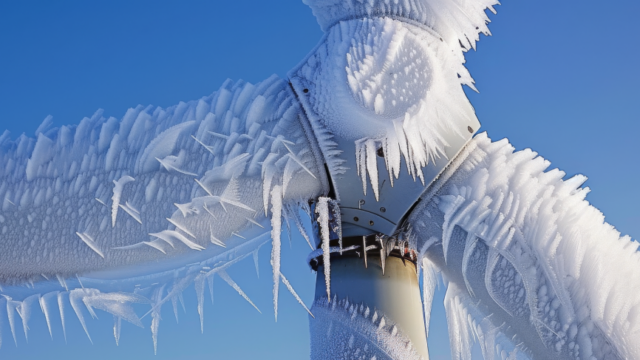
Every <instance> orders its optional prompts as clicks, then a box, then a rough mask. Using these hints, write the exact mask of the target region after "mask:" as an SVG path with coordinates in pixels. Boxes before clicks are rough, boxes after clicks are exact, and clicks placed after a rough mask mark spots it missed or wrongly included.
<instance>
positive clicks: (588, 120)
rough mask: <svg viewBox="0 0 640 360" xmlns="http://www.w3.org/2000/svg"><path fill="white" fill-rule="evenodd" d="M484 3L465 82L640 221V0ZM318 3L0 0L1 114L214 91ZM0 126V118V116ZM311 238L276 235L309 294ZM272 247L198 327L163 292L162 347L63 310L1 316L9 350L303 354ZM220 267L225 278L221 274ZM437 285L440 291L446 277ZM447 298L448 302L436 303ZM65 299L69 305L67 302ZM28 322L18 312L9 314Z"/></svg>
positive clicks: (26, 122) (73, 110)
mask: <svg viewBox="0 0 640 360" xmlns="http://www.w3.org/2000/svg"><path fill="white" fill-rule="evenodd" d="M503 3H504V4H503V5H501V6H498V7H497V10H498V15H495V16H494V15H491V18H492V19H493V23H492V24H491V25H490V29H491V31H492V32H493V34H494V36H493V37H490V38H486V37H483V38H482V40H481V41H480V43H479V44H478V51H477V52H472V53H469V54H468V55H467V60H468V67H469V69H470V70H471V74H472V76H473V77H474V78H475V80H476V84H477V87H478V89H479V90H480V93H479V94H475V93H473V92H470V91H469V92H468V94H470V98H471V101H472V103H473V105H474V106H475V108H476V111H477V113H478V117H479V118H480V121H481V123H482V125H483V126H482V129H483V130H486V131H488V132H489V136H490V137H492V138H493V139H496V140H497V139H500V138H503V137H508V138H509V139H510V140H511V142H512V143H513V144H514V145H515V146H516V148H518V149H522V148H527V147H530V148H532V149H534V150H535V151H537V152H539V153H540V154H541V155H543V156H544V157H546V158H547V159H549V160H550V161H551V162H552V166H553V167H558V168H560V169H562V170H564V171H566V172H567V174H569V175H573V174H576V173H582V174H585V175H587V176H588V177H589V181H588V182H587V186H589V187H591V189H592V192H591V194H589V196H588V197H587V199H588V200H589V201H590V202H591V203H592V204H594V205H595V206H596V207H598V208H599V209H601V210H602V211H603V212H604V214H605V215H606V217H607V219H608V221H609V222H610V223H612V224H613V225H615V226H616V227H617V228H618V229H619V230H620V231H621V232H622V233H624V234H629V235H631V236H632V237H634V238H639V237H640V206H638V204H640V189H639V187H638V182H639V181H638V179H639V178H640V161H639V160H638V157H639V156H640V146H639V144H640V142H639V141H638V137H639V136H640V116H639V115H638V112H637V107H638V104H639V103H640V96H639V95H640V90H638V87H637V86H638V85H637V84H639V83H640V70H639V68H638V66H637V62H638V61H637V59H638V58H640V50H639V48H640V47H638V40H637V35H636V34H637V25H636V24H637V19H636V17H637V14H638V13H640V3H638V2H637V1H636V0H620V1H617V2H615V3H610V4H604V3H602V2H601V1H598V2H596V1H593V0H586V1H578V0H566V1H560V2H559V1H551V0H543V1H530V0H529V1H527V0H505V1H504V2H503ZM320 37H321V32H320V30H319V27H318V26H317V24H316V22H315V19H314V18H313V16H312V14H311V11H310V10H309V9H308V8H307V7H306V6H305V5H303V4H302V3H301V2H300V1H299V0H290V1H289V0H287V1H284V0H282V1H257V0H234V1H224V2H223V1H181V2H179V3H178V2H175V3H172V2H168V1H136V2H133V1H108V2H107V1H92V2H81V1H65V2H51V1H19V2H18V1H3V2H0V109H1V112H0V128H6V129H9V130H10V131H11V133H12V136H13V137H14V138H15V137H17V136H19V135H20V134H21V133H23V132H24V133H26V134H27V135H33V133H34V131H35V129H36V128H37V127H38V125H39V124H40V123H41V121H42V120H43V119H44V117H45V116H47V115H48V114H51V115H53V116H54V124H55V126H60V125H65V124H75V123H78V122H79V121H80V120H81V119H82V118H83V117H84V116H90V115H92V114H93V112H94V111H95V110H96V109H98V108H103V109H105V110H106V111H105V113H106V115H108V116H115V117H121V116H122V115H123V114H124V112H125V111H126V109H127V108H129V107H134V106H136V105H137V104H154V105H160V106H170V105H173V104H176V103H177V102H178V101H188V100H192V99H197V98H199V97H201V96H203V95H207V94H210V93H211V92H213V91H215V90H216V89H217V88H218V87H219V85H220V84H221V83H222V82H223V81H224V80H225V79H226V78H232V79H240V78H242V79H245V80H248V81H251V82H257V81H260V80H262V79H265V78H266V77H268V76H269V75H271V74H272V73H276V74H278V75H280V76H283V77H284V76H285V75H286V73H287V71H288V70H289V69H290V68H292V67H293V66H295V65H296V64H297V63H298V61H300V60H301V59H302V58H303V57H304V56H305V54H306V53H307V52H308V51H310V50H311V49H312V48H313V46H314V45H315V44H316V42H317V41H318V40H319V39H320ZM0 131H1V130H0ZM307 249H308V248H307V247H306V245H305V244H304V243H303V242H302V241H300V240H299V239H293V245H292V248H291V249H289V247H288V246H285V247H284V251H285V254H283V256H284V258H285V264H284V271H285V273H287V274H288V276H289V278H290V280H291V281H292V283H293V284H294V286H296V288H297V290H298V292H299V293H300V294H301V295H302V296H303V298H304V299H305V300H306V302H307V303H310V302H311V299H312V297H313V287H314V284H313V283H314V276H313V275H312V274H310V273H309V271H308V270H307V269H306V265H305V264H304V258H305V257H306V255H307ZM267 257H268V250H267V249H266V248H265V249H263V252H262V260H261V264H260V266H261V268H260V270H261V274H262V278H260V279H256V275H255V272H254V270H253V265H252V264H251V261H250V260H247V261H245V262H243V263H242V264H241V265H240V266H236V269H232V270H231V271H230V274H231V275H232V276H234V279H235V280H236V281H237V282H238V283H239V284H240V285H241V286H242V287H243V288H244V290H245V291H246V292H247V293H248V294H249V295H250V296H251V297H252V299H253V300H254V302H256V304H257V305H258V307H260V309H261V310H262V312H263V314H262V315H261V314H258V313H257V312H256V311H255V310H253V308H251V306H250V305H248V304H247V303H246V302H245V301H244V300H242V299H241V298H240V297H239V296H238V295H237V294H235V293H234V292H233V290H231V289H230V288H229V287H228V286H226V285H225V284H223V283H222V281H217V282H216V285H215V289H216V300H215V301H216V303H215V306H211V303H210V302H209V303H207V304H206V305H205V314H206V316H205V330H204V335H201V334H200V326H199V324H198V321H199V320H198V317H197V313H196V309H195V296H194V291H193V289H188V290H187V292H186V297H185V300H186V302H187V313H186V314H181V320H180V324H179V325H175V319H174V318H173V314H172V312H171V311H170V309H169V307H167V308H166V309H164V310H165V311H164V312H163V317H164V320H163V322H162V323H161V325H160V335H159V337H160V340H159V347H158V355H157V356H154V355H153V344H152V341H151V334H150V331H149V329H148V324H147V328H146V329H138V328H136V327H134V326H133V325H130V324H123V329H122V339H121V344H120V346H119V347H116V346H115V343H114V341H113V337H112V320H111V318H110V316H107V314H106V313H101V315H102V316H101V320H100V321H90V322H89V328H90V331H91V335H92V338H93V339H94V345H91V344H90V343H89V341H88V340H87V338H86V336H85V335H84V334H83V333H82V329H81V328H80V325H79V323H78V322H77V320H76V319H75V317H72V316H69V319H68V320H67V326H68V328H67V331H68V338H69V341H68V342H69V344H68V345H65V343H64V341H63V339H62V333H61V328H60V325H59V324H55V325H54V341H51V340H50V339H49V335H48V333H47V330H46V325H45V323H44V319H43V317H42V316H41V315H40V314H34V316H33V318H32V320H31V322H30V325H31V329H32V330H31V332H30V336H29V344H26V343H25V340H24V336H23V335H22V334H18V343H19V347H18V348H17V349H16V347H15V346H14V344H13V340H12V339H11V335H10V331H9V327H8V325H7V324H2V325H1V330H2V333H3V343H2V348H1V349H0V358H2V359H40V358H44V357H47V358H50V357H55V358H62V357H64V358H66V359H85V358H92V359H113V358H117V357H120V358H133V357H134V356H135V357H136V358H138V359H147V358H149V359H151V358H153V359H211V358H218V359H231V358H235V359H246V358H273V359H276V358H277V359H301V358H305V357H307V356H308V351H309V350H308V347H309V340H308V323H307V318H306V315H305V314H306V313H305V312H304V310H302V309H301V308H300V306H299V305H297V304H296V303H295V301H294V300H293V299H292V298H291V296H289V295H288V294H285V293H284V292H282V295H281V311H280V315H279V320H278V322H277V323H275V322H274V321H273V310H272V305H271V281H270V277H269V276H268V274H269V273H270V271H271V269H270V266H269V263H268V259H267ZM218 280H219V279H218ZM439 296H440V298H441V296H442V294H441V293H439ZM440 307H441V306H440ZM70 315H71V314H70ZM18 330H19V331H21V328H20V327H18ZM431 333H432V334H433V336H432V337H431V338H430V341H429V342H430V344H431V353H432V359H447V358H448V357H449V355H448V346H447V341H448V340H447V337H446V334H445V333H446V326H445V323H444V316H443V314H442V310H436V313H435V314H434V323H433V325H432V330H431Z"/></svg>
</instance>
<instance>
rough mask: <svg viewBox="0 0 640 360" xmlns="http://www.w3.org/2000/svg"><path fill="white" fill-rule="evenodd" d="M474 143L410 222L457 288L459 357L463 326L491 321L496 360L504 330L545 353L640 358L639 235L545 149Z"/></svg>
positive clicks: (486, 327)
mask: <svg viewBox="0 0 640 360" xmlns="http://www.w3.org/2000/svg"><path fill="white" fill-rule="evenodd" d="M470 146H471V147H472V148H473V150H472V151H471V152H470V154H469V156H468V157H467V159H466V160H465V161H464V162H463V163H462V164H461V166H460V168H459V170H458V171H457V172H456V173H455V174H454V175H453V176H452V177H451V178H450V179H449V180H448V181H447V182H446V183H445V184H444V186H442V187H441V188H440V189H439V190H438V191H437V192H436V193H435V194H430V195H429V197H427V198H424V199H423V202H422V203H421V205H420V206H419V207H418V208H416V209H415V211H414V213H413V214H412V215H411V217H410V219H409V222H410V223H411V226H412V231H413V236H415V237H416V238H417V239H422V240H420V241H423V242H424V243H423V245H422V246H424V247H425V250H424V254H425V256H426V257H427V258H429V259H430V260H429V261H430V262H433V264H434V265H435V266H437V267H438V268H439V269H440V270H441V271H442V272H443V275H444V276H445V278H446V279H447V280H448V281H450V282H451V284H452V285H450V286H456V289H455V290H452V293H451V295H449V296H448V298H447V304H448V305H447V306H448V309H447V311H448V313H449V314H448V317H449V318H450V324H451V325H450V326H453V327H454V328H453V329H450V332H452V334H460V336H462V337H460V338H458V337H456V338H452V350H453V352H454V355H455V354H457V355H456V356H459V357H460V358H463V359H467V358H468V354H469V351H470V350H469V349H470V346H471V344H472V341H471V337H470V336H466V335H464V334H466V332H465V331H469V334H471V333H473V332H474V331H475V332H477V330H478V329H480V328H482V333H484V334H485V335H483V336H484V340H483V341H485V342H487V343H486V344H483V346H484V347H485V350H486V349H489V350H486V353H487V354H488V355H486V356H490V357H489V358H492V356H493V354H494V352H493V351H492V350H491V349H495V344H491V343H490V342H491V341H496V340H495V339H497V338H498V334H501V335H502V338H505V336H506V338H507V339H510V341H511V342H512V344H516V345H518V349H519V350H518V351H520V352H526V353H527V354H529V355H531V356H534V357H536V358H575V359H592V358H597V359H632V358H638V357H640V346H639V345H638V342H637V341H635V340H634V335H633V334H634V333H636V332H637V331H639V329H640V296H638V294H637V291H635V289H636V288H638V287H640V272H639V271H638V270H639V269H640V253H639V252H638V243H637V242H635V241H632V240H631V239H630V238H629V237H628V236H622V237H621V236H620V233H619V232H618V231H616V230H615V228H614V227H613V226H611V225H609V224H607V223H606V222H605V221H604V216H603V215H602V213H601V212H600V211H598V210H597V209H595V208H594V207H592V206H590V205H589V203H588V202H587V201H586V200H585V196H586V195H587V193H588V192H589V189H588V188H581V187H580V186H581V185H582V184H583V183H584V181H585V180H586V178H585V177H584V176H581V175H577V176H574V177H572V178H570V179H568V180H563V177H564V176H565V173H564V172H562V171H559V170H557V169H554V170H550V171H546V172H545V170H546V169H547V168H548V167H549V165H550V163H549V162H548V161H546V160H544V159H543V158H541V157H539V156H537V154H536V153H535V152H533V151H531V150H528V149H527V150H523V151H519V152H514V148H513V147H512V146H511V145H510V144H509V143H508V142H507V141H506V140H502V141H498V142H493V143H492V142H491V141H490V140H489V139H488V138H487V136H486V135H485V134H481V135H479V136H477V137H476V138H475V139H474V142H473V143H472V144H471V145H470ZM426 239H429V240H428V241H425V240H426ZM432 240H436V241H432ZM427 243H429V244H427ZM434 243H435V245H434ZM425 274H426V273H425ZM425 282H427V281H426V280H425ZM428 283H429V284H431V283H432V281H431V280H429V281H428ZM431 290H432V288H431V287H430V286H429V287H425V291H426V292H429V291H431ZM428 298H429V296H425V299H428ZM426 307H427V306H425V308H426ZM461 311H465V312H466V313H465V314H468V315H469V316H471V318H472V319H473V321H466V320H465V319H466V317H467V315H464V316H462V315H461V313H460V312H461ZM465 336H466V337H465ZM476 338H478V337H477V336H476ZM491 339H493V340H491ZM501 346H502V348H503V349H504V348H505V346H506V345H504V344H503V345H501Z"/></svg>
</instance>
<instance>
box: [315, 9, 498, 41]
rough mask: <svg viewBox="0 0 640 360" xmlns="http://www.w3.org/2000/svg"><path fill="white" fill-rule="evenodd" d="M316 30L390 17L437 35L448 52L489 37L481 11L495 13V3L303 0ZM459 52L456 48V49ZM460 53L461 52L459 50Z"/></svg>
mask: <svg viewBox="0 0 640 360" xmlns="http://www.w3.org/2000/svg"><path fill="white" fill-rule="evenodd" d="M303 2H304V3H305V4H307V5H309V6H310V7H311V9H312V10H313V14H314V15H315V16H316V19H317V20H318V23H319V24H320V27H321V28H322V29H323V30H325V31H327V30H328V29H330V28H331V26H333V25H335V24H336V23H338V22H339V21H345V20H350V19H356V18H374V17H390V18H399V19H402V20H403V21H407V22H415V23H418V24H420V25H424V26H425V27H428V28H430V29H431V30H432V31H434V32H436V33H438V35H440V37H442V39H443V41H446V42H447V43H448V44H449V45H451V47H452V49H454V48H455V47H456V46H459V45H462V48H463V49H469V48H474V49H475V43H476V42H477V41H478V40H479V34H481V33H482V34H485V35H489V34H490V33H491V32H490V31H489V28H488V27H487V25H488V24H489V18H488V17H487V15H486V14H485V12H484V11H485V9H489V10H491V11H492V12H494V13H495V10H494V9H493V6H494V5H498V4H499V2H498V1H496V0H403V1H398V0H364V1H363V0H303ZM458 49H459V48H458ZM459 51H461V50H459Z"/></svg>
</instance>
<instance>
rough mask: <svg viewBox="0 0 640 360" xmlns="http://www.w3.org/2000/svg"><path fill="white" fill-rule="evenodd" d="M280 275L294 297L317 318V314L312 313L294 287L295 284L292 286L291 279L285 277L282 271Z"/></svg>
mask: <svg viewBox="0 0 640 360" xmlns="http://www.w3.org/2000/svg"><path fill="white" fill-rule="evenodd" d="M280 277H281V278H282V283H283V284H284V285H285V286H286V287H287V289H289V292H290V293H291V295H293V297H294V298H296V300H298V302H299V303H300V305H302V307H303V308H304V309H305V310H307V312H308V313H309V315H311V317H312V318H314V319H315V318H316V317H315V316H313V314H312V313H311V311H310V310H309V308H308V307H307V305H305V304H304V302H303V301H302V299H301V298H300V296H299V295H298V293H296V291H295V290H294V289H293V286H291V283H289V280H287V278H286V277H284V275H283V274H282V273H280Z"/></svg>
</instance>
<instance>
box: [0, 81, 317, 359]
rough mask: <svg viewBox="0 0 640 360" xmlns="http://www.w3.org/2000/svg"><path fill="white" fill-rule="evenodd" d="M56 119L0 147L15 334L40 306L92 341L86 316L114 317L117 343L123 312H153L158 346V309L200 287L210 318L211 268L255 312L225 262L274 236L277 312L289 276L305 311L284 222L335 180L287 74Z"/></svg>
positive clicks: (4, 318)
mask: <svg viewBox="0 0 640 360" xmlns="http://www.w3.org/2000/svg"><path fill="white" fill-rule="evenodd" d="M51 123H52V120H51V118H50V117H48V118H46V119H45V120H44V121H43V125H42V126H40V127H39V129H38V131H37V134H36V137H35V138H29V137H26V136H21V137H19V138H18V139H16V140H11V139H10V138H9V137H7V136H3V137H2V142H1V143H0V163H1V164H2V166H0V180H1V181H0V199H3V201H2V204H0V205H1V210H0V232H1V235H0V236H1V237H2V241H1V242H0V250H1V251H0V282H1V283H2V287H1V288H0V295H2V296H1V297H0V302H4V303H3V304H0V307H3V308H4V309H6V311H4V312H0V323H6V322H8V323H9V327H10V328H11V329H12V335H13V337H14V340H15V341H16V342H17V339H16V336H17V334H16V332H17V329H18V328H19V326H20V325H19V323H20V320H22V321H21V323H22V328H23V330H24V333H25V336H27V335H28V332H27V330H28V323H29V320H30V319H31V318H32V317H33V316H35V314H36V313H35V312H34V311H36V310H37V314H40V313H42V316H44V318H45V320H46V323H47V326H48V328H49V330H50V332H51V328H52V327H51V313H52V311H59V312H60V318H61V320H62V322H63V332H64V322H65V319H66V318H67V317H68V315H69V314H71V313H73V314H74V315H75V316H76V317H77V318H78V319H79V320H80V323H81V325H82V326H83V328H84V330H85V332H86V333H87V336H88V337H89V339H91V337H90V332H89V330H90V329H89V324H88V321H87V320H88V317H87V316H86V314H87V313H88V314H90V315H91V317H96V316H97V314H96V310H100V311H105V312H107V313H110V314H111V315H113V318H114V337H115V340H116V342H118V341H119V336H120V329H121V323H122V320H126V321H127V322H131V323H133V324H135V325H137V326H144V325H143V320H144V319H145V318H146V317H147V316H149V317H150V318H151V332H152V338H153V342H154V348H156V349H157V341H158V331H159V325H160V320H161V319H160V309H161V307H162V306H163V305H164V304H166V303H167V302H171V303H172V305H173V307H174V309H176V306H177V303H178V302H179V301H181V299H182V293H183V291H185V289H187V288H188V287H189V286H190V285H194V288H195V290H196V293H197V295H198V296H197V298H198V306H197V310H198V313H199V314H200V317H201V326H202V322H203V321H204V293H205V291H206V287H207V284H208V286H209V291H210V292H211V295H212V296H211V297H212V300H213V287H212V286H213V278H214V276H215V275H216V274H217V275H218V276H220V278H221V279H223V280H224V283H226V284H228V285H229V286H231V287H232V288H234V289H235V290H236V291H237V292H238V293H239V294H240V295H241V296H242V297H243V298H244V299H246V300H247V301H248V302H249V303H250V304H251V305H252V306H253V307H255V308H256V309H257V307H256V306H255V305H254V304H253V303H252V302H251V300H250V298H249V296H248V295H247V294H246V293H245V292H244V291H243V290H242V289H241V288H240V286H239V285H238V284H237V283H236V282H235V281H233V280H232V279H231V277H229V275H228V274H227V273H226V271H225V270H226V269H227V268H228V267H229V266H231V265H233V264H235V263H237V262H238V261H240V260H241V259H244V258H245V257H248V256H254V257H255V258H256V259H257V253H258V251H259V249H260V248H261V246H262V245H264V244H265V243H267V242H268V241H269V240H270V239H271V240H272V243H273V254H272V263H273V266H274V274H273V275H274V276H273V281H274V303H275V307H276V314H277V299H278V297H277V289H278V284H279V283H280V282H281V281H282V282H283V283H284V284H285V285H286V288H287V289H288V290H289V291H290V292H291V293H292V295H293V296H294V297H295V298H296V299H297V300H298V301H299V302H300V303H301V304H302V305H303V307H304V308H305V309H307V308H306V306H305V305H304V304H303V303H302V301H301V299H300V297H299V296H298V295H297V293H296V292H295V290H294V287H293V285H292V284H291V283H290V282H289V281H288V280H287V278H286V277H285V275H284V274H282V273H280V270H279V263H280V256H279V247H280V236H281V229H280V227H281V224H282V218H283V217H284V218H285V219H289V218H291V220H292V221H295V223H296V225H297V226H298V228H299V229H304V228H305V226H306V227H308V222H309V221H310V217H311V216H312V214H311V213H310V212H311V210H310V209H309V206H308V201H309V200H311V199H314V198H316V197H318V196H320V195H322V194H324V193H326V192H328V187H327V183H328V182H327V179H326V174H325V172H324V168H323V163H324V160H323V155H322V153H320V152H319V151H318V148H317V144H315V143H314V139H313V138H312V137H310V136H309V135H310V133H309V129H308V128H305V127H308V123H307V120H306V119H305V115H304V113H303V111H302V109H301V107H300V105H299V104H298V102H297V101H296V100H295V96H294V94H293V92H292V91H291V89H290V87H289V85H288V84H287V83H286V82H285V81H283V80H281V79H279V78H278V77H276V76H272V77H270V78H269V79H267V80H265V81H263V82H261V83H258V84H250V83H246V82H244V81H237V82H232V81H227V82H225V83H224V84H223V85H222V87H221V88H220V89H219V90H218V91H217V92H215V93H213V94H212V95H210V96H207V97H204V98H202V99H200V100H197V101H191V102H188V103H180V104H178V105H177V106H174V107H170V108H167V109H163V108H159V107H153V106H147V107H143V106H138V107H136V108H134V109H129V110H128V111H127V113H126V114H125V116H124V117H123V119H121V120H116V119H114V118H106V117H104V116H103V112H102V111H101V110H99V111H98V112H96V113H95V114H94V115H93V116H92V117H91V118H85V119H83V120H82V121H81V122H80V124H79V125H78V126H70V127H67V126H63V127H61V128H59V129H58V128H53V129H50V128H51ZM43 129H44V130H43ZM46 129H48V130H46ZM293 209H295V216H294V210H293ZM298 209H302V211H304V212H306V213H307V220H306V221H307V225H304V224H303V222H304V221H305V219H304V216H302V217H301V216H300V213H299V210H298ZM287 221H288V220H287ZM272 225H273V226H272ZM308 242H310V241H309V240H308ZM186 264H189V265H186ZM78 275H80V277H78ZM22 284H26V285H28V286H27V287H24V286H23V285H22ZM36 307H37V309H36ZM144 307H147V308H148V309H149V311H148V312H147V313H146V314H144V313H143V314H140V313H136V311H134V310H135V309H138V311H139V309H140V308H144ZM38 309H39V310H38ZM69 309H72V310H73V312H69ZM307 311H308V310H307ZM276 316H277V315H276ZM176 320H177V312H176ZM51 335H52V337H53V336H54V335H53V333H52V334H51ZM65 338H66V334H65ZM0 344H1V343H0Z"/></svg>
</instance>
